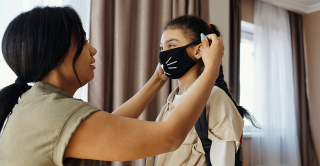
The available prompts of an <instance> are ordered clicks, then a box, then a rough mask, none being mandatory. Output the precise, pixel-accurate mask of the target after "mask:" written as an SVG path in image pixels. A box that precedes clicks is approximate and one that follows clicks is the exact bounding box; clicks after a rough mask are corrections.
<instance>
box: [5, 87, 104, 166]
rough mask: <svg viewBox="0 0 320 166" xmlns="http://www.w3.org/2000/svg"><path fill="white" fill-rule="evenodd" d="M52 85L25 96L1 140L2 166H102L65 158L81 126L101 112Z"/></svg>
mask: <svg viewBox="0 0 320 166" xmlns="http://www.w3.org/2000/svg"><path fill="white" fill-rule="evenodd" d="M99 110H100V109H99V108H96V107H94V106H92V105H90V104H89V103H87V102H84V101H82V100H78V99H75V98H72V96H70V95H69V94H68V93H66V92H64V91H62V90H61V89H59V88H56V87H54V86H52V85H49V84H46V83H43V82H37V83H35V85H34V86H33V87H32V88H31V89H30V90H29V91H28V92H26V93H24V94H23V95H22V96H21V99H20V100H19V101H18V104H17V105H16V106H15V107H14V108H13V110H12V114H11V115H10V116H9V118H8V123H7V124H6V126H5V128H4V131H3V134H2V136H1V138H0V165H1V166H63V165H65V166H98V165H100V161H94V160H83V159H73V158H67V159H65V160H64V161H62V160H63V155H64V151H65V148H66V147H67V145H68V142H69V140H70V138H71V136H72V134H73V132H74V131H75V130H76V128H77V127H78V125H79V124H80V123H81V122H82V121H83V120H84V119H85V118H86V117H88V116H89V115H91V114H92V113H94V112H96V111H99Z"/></svg>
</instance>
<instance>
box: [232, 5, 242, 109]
mask: <svg viewBox="0 0 320 166" xmlns="http://www.w3.org/2000/svg"><path fill="white" fill-rule="evenodd" d="M240 38H241V0H230V41H229V42H230V65H229V66H230V67H229V77H230V83H229V88H230V91H231V94H232V97H233V99H234V100H235V101H236V102H237V103H239V101H240V99H239V98H240Z"/></svg>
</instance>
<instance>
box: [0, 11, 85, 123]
mask: <svg viewBox="0 0 320 166" xmlns="http://www.w3.org/2000/svg"><path fill="white" fill-rule="evenodd" d="M71 40H72V41H73V42H74V43H76V44H77V45H76V48H77V50H76V53H75V55H74V58H73V71H74V73H75V75H76V77H77V79H78V81H79V83H80V86H81V82H80V80H79V78H78V75H77V72H76V70H75V63H76V61H77V59H78V57H79V56H80V54H81V52H82V49H83V46H84V44H85V32H84V30H83V27H82V23H81V20H80V17H79V16H78V14H77V12H76V11H75V10H74V9H73V8H71V7H44V8H41V7H36V8H34V9H32V10H31V11H28V12H25V13H21V14H20V15H18V16H17V17H16V18H15V19H13V20H12V21H11V22H10V24H9V25H8V27H7V29H6V31H5V33H4V36H3V39H2V54H3V57H4V59H5V61H6V62H7V64H8V65H9V67H10V68H11V69H12V70H13V72H14V73H15V74H16V75H17V77H18V78H19V79H18V81H16V83H14V84H11V85H9V86H7V87H5V88H3V89H1V91H0V128H1V127H2V126H3V123H4V121H5V119H6V117H7V116H8V115H9V113H10V112H11V111H12V109H13V107H14V106H15V105H16V104H17V102H18V99H19V97H20V96H21V95H22V94H23V93H25V92H26V91H27V90H29V89H30V88H31V86H27V84H26V83H28V82H37V81H41V80H42V79H43V78H44V77H45V76H46V75H47V74H48V73H50V72H51V71H52V70H53V69H54V68H56V67H57V66H58V65H59V64H60V63H61V62H63V60H64V58H65V56H66V55H67V53H68V51H70V49H71V48H70V47H71ZM21 82H22V83H21ZM23 84H25V86H23Z"/></svg>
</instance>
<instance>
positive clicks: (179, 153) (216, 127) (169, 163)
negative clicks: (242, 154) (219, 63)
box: [146, 83, 244, 166]
mask: <svg viewBox="0 0 320 166" xmlns="http://www.w3.org/2000/svg"><path fill="white" fill-rule="evenodd" d="M193 85H194V83H193V84H192V85H191V86H190V87H189V88H188V89H187V90H186V91H185V92H184V93H183V94H182V95H181V96H180V97H179V98H177V99H176V100H174V101H173V99H174V96H175V94H176V93H177V92H178V91H179V88H176V89H175V90H174V91H172V92H171V93H170V95H169V97H168V100H167V103H166V104H165V105H164V107H163V108H162V110H161V112H160V114H159V115H158V117H157V120H156V121H157V122H161V121H164V120H165V119H166V118H167V117H168V115H169V114H170V112H171V111H172V110H173V109H174V108H175V107H176V106H177V105H178V104H179V103H180V102H181V101H182V100H183V99H184V98H185V97H186V96H187V95H188V93H189V92H190V90H191V89H192V88H196V87H193ZM206 108H207V109H206V110H207V121H208V129H209V130H208V137H209V139H211V140H212V141H216V142H217V141H218V142H219V141H234V144H235V147H236V149H235V151H237V150H238V147H239V145H240V142H239V141H240V137H241V134H242V129H243V125H244V121H243V119H242V117H241V115H240V113H239V112H238V110H237V108H236V107H235V106H234V104H233V102H232V100H231V99H230V98H229V96H228V95H227V94H226V93H225V92H224V91H223V90H222V89H220V88H219V87H217V86H215V87H213V89H212V92H211V94H210V97H209V100H208V102H207V105H206ZM156 160H158V161H156ZM156 163H158V164H156ZM155 165H157V166H206V165H207V163H206V158H205V156H204V150H203V148H202V144H201V140H200V138H199V137H198V135H197V132H196V130H195V128H194V127H193V128H192V129H191V131H190V132H189V134H188V135H187V137H186V139H185V140H184V142H183V143H182V145H181V146H180V147H179V148H178V149H177V150H175V151H174V152H169V153H164V154H160V155H158V156H157V157H156V156H153V157H149V158H147V164H146V166H155Z"/></svg>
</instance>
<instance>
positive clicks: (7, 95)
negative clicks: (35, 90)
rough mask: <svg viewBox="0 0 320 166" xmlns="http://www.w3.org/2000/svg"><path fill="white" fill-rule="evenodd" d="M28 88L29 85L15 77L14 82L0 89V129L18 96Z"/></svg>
mask: <svg viewBox="0 0 320 166" xmlns="http://www.w3.org/2000/svg"><path fill="white" fill-rule="evenodd" d="M30 88H31V86H28V84H26V83H25V84H24V82H22V81H21V80H20V79H17V80H16V83H14V84H11V85H9V86H7V87H5V88H3V89H1V90H0V129H1V128H2V127H3V125H4V122H5V120H6V118H7V116H8V115H9V114H10V112H11V111H12V109H13V107H14V106H15V105H16V104H17V103H18V99H19V97H20V96H21V95H22V94H23V93H25V92H26V91H28V90H29V89H30Z"/></svg>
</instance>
